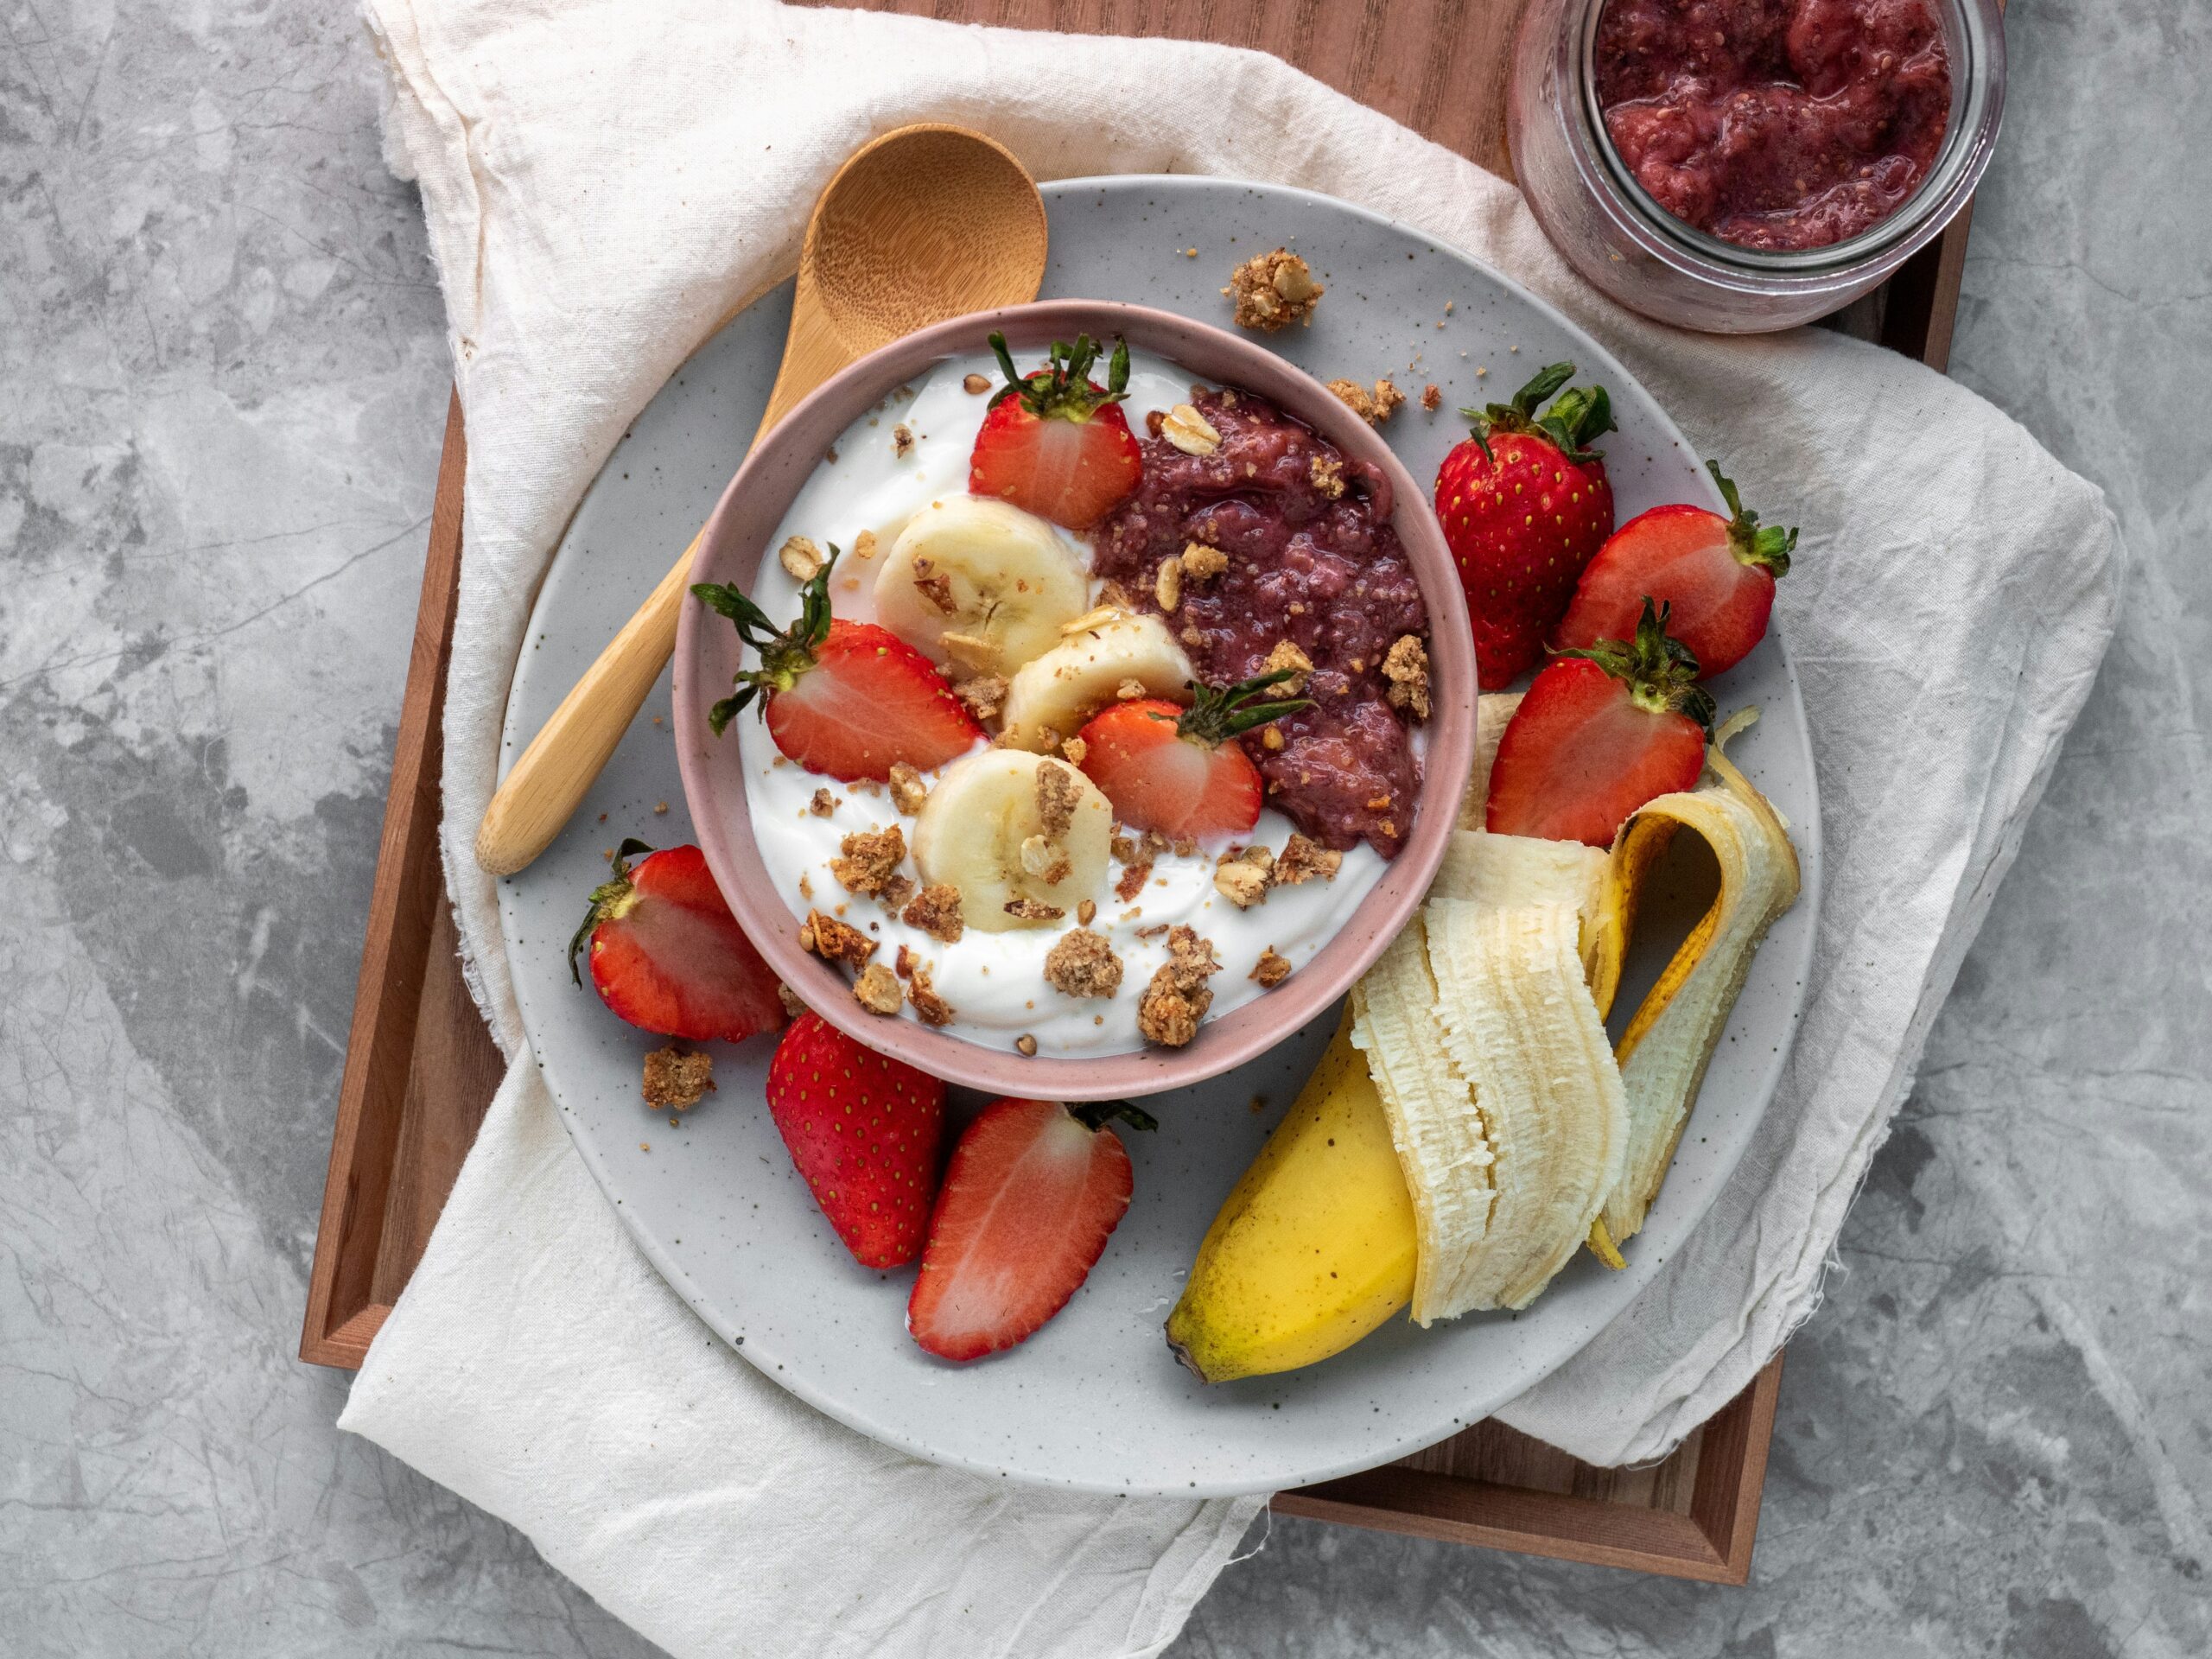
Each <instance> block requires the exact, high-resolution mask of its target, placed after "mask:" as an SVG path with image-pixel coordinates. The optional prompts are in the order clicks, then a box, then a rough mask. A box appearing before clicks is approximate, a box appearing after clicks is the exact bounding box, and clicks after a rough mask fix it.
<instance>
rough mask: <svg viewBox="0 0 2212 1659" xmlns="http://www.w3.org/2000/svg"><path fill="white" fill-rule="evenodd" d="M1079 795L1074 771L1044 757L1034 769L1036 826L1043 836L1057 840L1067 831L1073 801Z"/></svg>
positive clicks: (1079, 798)
mask: <svg viewBox="0 0 2212 1659" xmlns="http://www.w3.org/2000/svg"><path fill="white" fill-rule="evenodd" d="M1082 798H1083V786H1082V785H1080V784H1078V783H1077V782H1076V780H1075V774H1074V773H1073V772H1070V771H1069V770H1068V769H1067V768H1066V767H1065V766H1061V765H1060V764H1058V762H1057V761H1052V760H1046V761H1045V762H1044V763H1042V764H1041V765H1040V766H1038V768H1037V825H1038V828H1039V829H1042V830H1043V831H1044V833H1045V839H1046V840H1047V841H1053V842H1057V841H1058V840H1059V839H1060V837H1061V836H1065V835H1066V834H1067V832H1068V827H1069V826H1070V825H1071V824H1072V823H1074V822H1075V805H1076V803H1077V801H1079V800H1081V799H1082Z"/></svg>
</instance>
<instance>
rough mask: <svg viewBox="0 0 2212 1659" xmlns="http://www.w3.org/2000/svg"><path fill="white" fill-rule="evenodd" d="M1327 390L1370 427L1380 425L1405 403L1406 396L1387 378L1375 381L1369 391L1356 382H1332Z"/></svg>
mask: <svg viewBox="0 0 2212 1659" xmlns="http://www.w3.org/2000/svg"><path fill="white" fill-rule="evenodd" d="M1329 390H1330V391H1332V392H1334V393H1335V394H1336V395H1337V400H1338V402H1339V403H1341V404H1344V406H1345V407H1346V408H1347V409H1349V410H1351V412H1352V413H1353V414H1355V415H1357V416H1359V418H1360V419H1361V420H1363V421H1365V422H1366V423H1368V424H1369V425H1370V426H1380V425H1382V424H1383V422H1385V421H1387V420H1389V418H1390V417H1391V416H1393V415H1395V414H1396V413H1397V412H1398V406H1399V405H1400V404H1402V403H1404V402H1405V401H1406V394H1405V393H1404V392H1402V391H1399V390H1398V388H1397V386H1396V385H1395V383H1394V382H1393V381H1391V380H1390V379H1389V378H1388V377H1385V378H1383V379H1380V380H1377V381H1376V383H1375V387H1374V390H1373V391H1370V390H1369V389H1368V388H1366V387H1365V386H1363V385H1360V384H1359V382H1358V381H1357V380H1332V381H1330V382H1329Z"/></svg>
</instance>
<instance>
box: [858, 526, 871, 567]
mask: <svg viewBox="0 0 2212 1659" xmlns="http://www.w3.org/2000/svg"><path fill="white" fill-rule="evenodd" d="M853 556H854V557H855V558H856V559H858V560H860V561H861V563H867V562H868V560H870V559H872V558H874V556H875V532H874V531H872V530H863V531H861V532H860V533H859V534H858V535H856V536H855V537H853Z"/></svg>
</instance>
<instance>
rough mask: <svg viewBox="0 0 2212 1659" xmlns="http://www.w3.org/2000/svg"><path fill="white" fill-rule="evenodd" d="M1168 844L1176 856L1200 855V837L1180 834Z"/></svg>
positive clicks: (1191, 856)
mask: <svg viewBox="0 0 2212 1659" xmlns="http://www.w3.org/2000/svg"><path fill="white" fill-rule="evenodd" d="M1167 844H1168V846H1169V847H1170V848H1171V849H1173V852H1174V854H1175V856H1176V857H1178V858H1195V857H1197V856H1198V837H1197V836H1176V837H1175V839H1174V840H1173V841H1172V842H1168V843H1167Z"/></svg>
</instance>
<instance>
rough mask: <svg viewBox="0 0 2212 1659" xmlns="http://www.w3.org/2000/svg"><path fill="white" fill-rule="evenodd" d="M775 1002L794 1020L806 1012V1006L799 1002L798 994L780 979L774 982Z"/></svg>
mask: <svg viewBox="0 0 2212 1659" xmlns="http://www.w3.org/2000/svg"><path fill="white" fill-rule="evenodd" d="M776 1001H779V1002H780V1003H782V1004H783V1005H784V1012H785V1014H788V1015H789V1016H790V1017H791V1018H792V1019H794V1020H796V1019H798V1017H799V1015H801V1014H804V1013H805V1012H806V1004H805V1003H804V1002H803V1001H800V1000H799V995H798V992H797V991H795V990H793V989H791V987H790V986H788V985H786V984H785V983H784V982H783V981H782V980H780V979H779V980H778V981H777V982H776Z"/></svg>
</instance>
